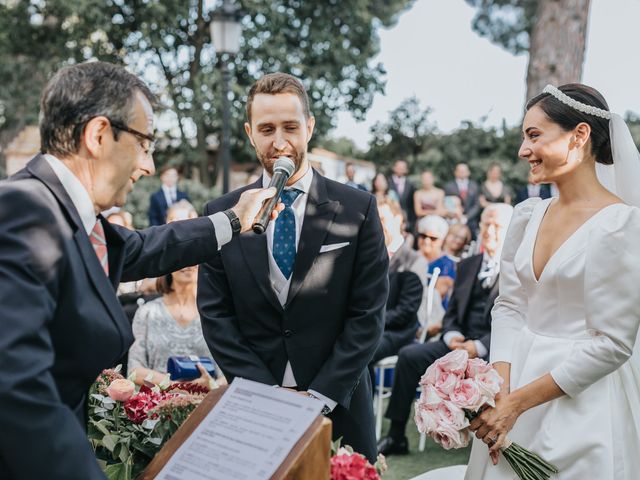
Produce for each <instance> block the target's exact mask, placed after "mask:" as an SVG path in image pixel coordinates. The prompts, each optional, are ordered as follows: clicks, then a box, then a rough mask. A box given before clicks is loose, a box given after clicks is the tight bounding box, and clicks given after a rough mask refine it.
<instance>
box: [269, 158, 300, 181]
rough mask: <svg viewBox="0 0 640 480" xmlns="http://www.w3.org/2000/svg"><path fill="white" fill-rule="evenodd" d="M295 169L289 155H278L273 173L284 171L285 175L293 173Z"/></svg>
mask: <svg viewBox="0 0 640 480" xmlns="http://www.w3.org/2000/svg"><path fill="white" fill-rule="evenodd" d="M295 169H296V165H295V163H293V160H291V159H290V158H289V157H279V158H278V159H277V160H276V163H275V164H274V166H273V173H275V172H277V171H281V172H284V173H286V175H287V177H290V176H291V175H293V172H294V171H295Z"/></svg>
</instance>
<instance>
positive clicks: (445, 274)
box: [418, 215, 456, 308]
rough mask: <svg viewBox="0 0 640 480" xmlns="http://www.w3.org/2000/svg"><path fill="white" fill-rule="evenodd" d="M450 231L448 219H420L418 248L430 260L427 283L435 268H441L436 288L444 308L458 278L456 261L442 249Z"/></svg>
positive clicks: (437, 217) (428, 216)
mask: <svg viewBox="0 0 640 480" xmlns="http://www.w3.org/2000/svg"><path fill="white" fill-rule="evenodd" d="M448 231H449V224H448V223H447V221H446V220H445V219H444V218H442V217H439V216H437V215H427V216H426V217H424V218H421V219H420V220H419V221H418V249H419V250H420V252H421V253H422V255H424V257H425V258H426V259H427V261H428V262H429V267H428V271H427V278H426V282H425V283H429V279H430V278H431V275H433V272H434V270H435V269H436V268H439V269H440V276H439V277H438V281H437V283H436V290H437V291H438V293H439V294H440V297H441V298H442V306H443V307H444V308H447V304H448V302H449V293H450V291H451V288H452V287H453V281H454V280H455V278H456V262H455V261H454V260H452V259H451V258H449V257H448V256H447V255H446V254H445V253H444V252H443V250H442V246H443V244H444V239H445V237H446V236H447V233H448Z"/></svg>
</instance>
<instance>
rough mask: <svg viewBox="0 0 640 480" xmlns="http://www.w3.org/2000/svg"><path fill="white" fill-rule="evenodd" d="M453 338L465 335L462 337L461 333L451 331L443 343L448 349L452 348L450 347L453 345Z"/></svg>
mask: <svg viewBox="0 0 640 480" xmlns="http://www.w3.org/2000/svg"><path fill="white" fill-rule="evenodd" d="M453 337H464V335H462V334H461V333H460V332H457V331H455V330H451V331H449V332H447V333H445V334H444V335H443V337H442V341H443V342H444V343H445V345H446V346H447V347H449V348H451V347H450V346H449V343H451V339H452V338H453Z"/></svg>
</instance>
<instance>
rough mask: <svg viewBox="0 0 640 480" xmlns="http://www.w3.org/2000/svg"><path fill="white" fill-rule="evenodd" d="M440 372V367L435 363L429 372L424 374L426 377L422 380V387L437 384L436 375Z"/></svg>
mask: <svg viewBox="0 0 640 480" xmlns="http://www.w3.org/2000/svg"><path fill="white" fill-rule="evenodd" d="M437 371H438V367H437V366H436V364H435V362H434V363H432V364H431V365H429V367H428V368H427V371H426V372H424V375H422V377H421V378H420V385H433V384H435V383H436V374H437Z"/></svg>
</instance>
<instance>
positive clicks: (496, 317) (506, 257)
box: [490, 198, 540, 363]
mask: <svg viewBox="0 0 640 480" xmlns="http://www.w3.org/2000/svg"><path fill="white" fill-rule="evenodd" d="M539 201H540V198H530V199H528V200H525V201H524V202H522V203H520V204H518V205H517V206H516V208H515V210H514V212H513V217H512V218H511V223H510V224H509V229H508V231H507V236H506V239H505V242H504V246H503V248H502V254H501V257H500V277H499V282H500V283H499V292H500V294H499V295H498V298H496V301H495V304H494V307H493V309H492V310H491V317H492V322H491V352H490V358H491V363H494V362H508V363H511V355H512V348H513V344H514V340H515V337H516V336H517V334H518V332H519V331H520V330H521V329H522V327H523V326H524V324H525V317H526V311H527V295H526V292H525V291H524V288H523V287H522V285H521V283H520V279H519V278H518V275H517V273H516V269H515V266H514V258H515V255H516V252H517V251H518V247H520V243H521V242H522V238H523V237H524V232H525V229H526V228H527V225H528V223H529V219H530V218H531V212H533V209H534V207H535V206H536V205H537V203H538V202H539Z"/></svg>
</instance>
